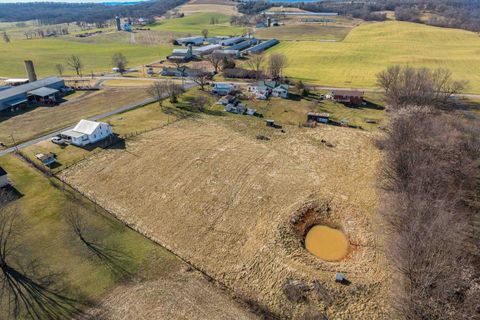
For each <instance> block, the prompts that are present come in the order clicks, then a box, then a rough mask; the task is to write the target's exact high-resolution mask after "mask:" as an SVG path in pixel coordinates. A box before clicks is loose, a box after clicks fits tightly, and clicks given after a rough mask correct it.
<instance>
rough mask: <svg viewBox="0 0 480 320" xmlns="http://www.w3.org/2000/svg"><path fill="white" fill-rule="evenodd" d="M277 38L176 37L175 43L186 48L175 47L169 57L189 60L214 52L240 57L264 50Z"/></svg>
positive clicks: (173, 59)
mask: <svg viewBox="0 0 480 320" xmlns="http://www.w3.org/2000/svg"><path fill="white" fill-rule="evenodd" d="M278 43H279V41H278V40H277V39H269V40H265V41H262V40H259V39H256V38H253V37H251V36H241V37H222V36H218V37H210V38H205V37H203V36H196V37H186V38H178V39H175V41H174V44H175V45H178V46H185V47H186V48H175V49H173V51H172V54H171V55H169V56H168V57H167V59H168V60H169V61H171V62H188V61H191V60H194V59H202V58H203V57H205V56H207V55H210V54H214V55H219V56H222V57H228V58H232V59H238V58H240V57H242V56H244V55H248V54H255V53H260V52H263V51H264V50H266V49H268V48H271V47H273V46H275V45H276V44H278Z"/></svg>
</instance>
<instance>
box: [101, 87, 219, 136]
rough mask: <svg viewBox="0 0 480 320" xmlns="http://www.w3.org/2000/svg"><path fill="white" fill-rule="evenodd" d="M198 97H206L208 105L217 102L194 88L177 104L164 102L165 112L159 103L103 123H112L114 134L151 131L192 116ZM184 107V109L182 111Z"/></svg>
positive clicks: (108, 119) (106, 119) (114, 117)
mask: <svg viewBox="0 0 480 320" xmlns="http://www.w3.org/2000/svg"><path fill="white" fill-rule="evenodd" d="M198 95H203V96H205V97H206V98H207V104H208V105H213V104H214V103H215V102H216V101H217V99H216V98H215V97H213V96H212V95H210V94H208V93H205V92H202V91H201V90H199V89H197V88H193V89H191V90H189V91H187V92H185V93H184V94H182V95H181V96H180V97H179V99H178V103H176V104H172V103H170V101H168V100H164V101H163V104H162V105H163V110H162V109H161V108H160V106H159V105H158V103H152V104H149V105H146V106H144V107H141V108H137V109H134V110H130V111H127V112H124V113H121V114H117V115H114V116H111V117H108V118H105V119H103V121H105V122H108V123H110V124H111V125H112V127H113V132H115V133H118V134H125V133H131V132H135V131H145V130H149V129H152V128H156V127H159V126H162V125H164V124H167V123H169V122H171V121H173V120H175V119H177V118H178V117H179V116H182V115H186V114H190V112H189V111H188V105H189V101H190V100H191V99H192V98H193V97H195V96H198ZM179 107H180V108H179ZM182 107H184V108H183V109H182ZM185 107H187V108H185Z"/></svg>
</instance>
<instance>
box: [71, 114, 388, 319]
mask: <svg viewBox="0 0 480 320" xmlns="http://www.w3.org/2000/svg"><path fill="white" fill-rule="evenodd" d="M258 134H263V135H267V136H269V137H270V138H271V140H269V141H264V140H257V139H256V138H255V136H256V135H258ZM373 138H374V135H373V134H371V133H367V132H363V131H360V130H354V129H347V128H338V127H333V126H320V127H317V128H314V129H306V128H298V127H296V126H288V127H287V128H286V133H281V132H280V131H279V130H274V129H268V128H266V127H265V125H264V122H263V121H260V120H256V119H252V118H248V119H247V117H241V116H235V117H230V116H228V117H216V118H215V117H203V118H197V119H195V120H191V119H190V120H182V121H180V122H177V123H175V124H172V125H170V126H168V127H165V128H163V129H160V130H156V131H152V132H149V133H146V134H143V135H141V136H138V137H137V138H135V139H134V140H129V141H128V143H127V147H126V150H108V151H105V152H102V153H100V154H98V155H95V156H94V157H92V158H90V159H89V160H86V161H84V162H81V163H79V164H78V165H77V166H75V167H72V168H70V169H69V170H67V171H65V172H63V178H65V179H66V180H67V181H69V182H70V183H71V184H73V185H75V186H76V187H78V188H79V189H80V190H82V191H84V192H86V193H88V194H89V195H90V196H91V197H93V198H95V199H96V200H97V201H98V202H99V203H100V204H101V205H102V206H104V207H106V208H108V209H110V210H111V211H113V212H115V214H116V215H117V216H118V217H119V218H120V219H122V220H123V221H125V222H127V223H129V224H130V225H132V226H134V227H135V228H137V229H138V230H139V231H140V232H142V233H144V234H146V235H148V236H150V237H152V238H153V239H155V240H156V241H157V242H159V243H161V244H163V245H164V246H166V247H168V248H170V249H171V250H173V251H174V252H176V253H177V254H178V255H180V256H181V257H183V258H184V259H186V260H188V261H190V262H191V263H192V264H193V265H195V266H198V267H199V268H200V269H202V270H203V271H205V272H206V273H208V274H209V275H211V276H212V277H214V278H215V279H217V280H218V281H219V282H221V283H223V284H225V285H226V286H227V287H229V288H230V289H231V290H232V291H233V292H235V294H236V295H238V296H239V297H241V298H242V299H244V300H245V301H250V302H251V303H253V304H256V305H258V306H259V307H261V308H266V309H268V310H270V311H271V312H272V313H273V314H275V315H277V316H278V317H281V318H301V317H302V316H303V315H304V313H305V312H311V311H312V310H313V311H315V312H317V311H318V312H321V313H324V314H326V315H328V316H329V317H331V318H332V319H384V318H385V317H386V316H385V312H386V310H384V309H383V308H384V307H383V306H384V305H385V303H384V302H385V299H386V296H385V290H384V288H385V283H384V282H385V279H386V278H387V277H388V275H386V274H385V273H384V271H383V267H384V265H383V259H382V256H381V254H379V251H380V250H379V249H378V248H377V243H376V238H375V236H374V234H373V232H372V223H373V222H372V221H373V212H374V211H375V209H376V204H377V197H376V194H375V187H374V177H375V174H376V172H375V171H376V168H377V164H378V161H379V157H380V155H379V152H378V151H377V150H376V148H375V147H374V146H373ZM314 223H322V224H325V225H329V226H332V227H335V228H338V229H341V230H342V231H343V232H344V233H345V234H346V235H347V237H348V239H349V242H350V251H349V254H348V256H347V258H346V259H344V260H343V261H340V262H324V261H321V260H320V259H318V258H315V257H314V256H312V255H311V254H309V253H308V252H307V251H306V250H305V249H304V248H303V235H304V233H305V231H306V229H308V227H309V226H311V225H312V224H314ZM336 271H340V272H343V273H344V274H345V275H346V276H347V278H348V279H349V280H350V281H351V284H350V285H341V284H337V283H335V282H334V277H335V272H336ZM288 279H293V280H296V281H297V283H298V282H300V283H304V284H305V285H304V287H303V289H302V292H303V295H304V299H299V300H298V301H293V300H295V299H293V300H292V299H290V300H289V299H287V297H286V295H285V294H284V290H283V288H284V285H285V283H286V282H287V280H288ZM319 284H320V285H319ZM319 287H320V289H319Z"/></svg>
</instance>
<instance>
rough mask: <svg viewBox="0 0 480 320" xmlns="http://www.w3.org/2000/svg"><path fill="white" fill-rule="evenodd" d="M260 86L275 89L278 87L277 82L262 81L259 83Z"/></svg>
mask: <svg viewBox="0 0 480 320" xmlns="http://www.w3.org/2000/svg"><path fill="white" fill-rule="evenodd" d="M258 86H259V87H267V88H270V89H273V88H275V87H276V86H277V82H276V81H273V80H261V81H258Z"/></svg>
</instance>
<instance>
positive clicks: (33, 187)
mask: <svg viewBox="0 0 480 320" xmlns="http://www.w3.org/2000/svg"><path fill="white" fill-rule="evenodd" d="M0 165H1V166H2V167H3V168H5V170H6V171H7V172H8V177H9V179H10V181H11V182H12V184H13V185H14V187H15V188H16V190H17V191H18V192H20V193H21V194H22V195H23V196H22V197H20V198H19V199H17V200H15V201H14V202H13V203H12V204H11V205H15V204H16V205H18V206H19V208H20V210H21V222H22V226H23V228H24V229H23V233H22V237H21V240H22V241H21V243H22V246H21V247H20V248H19V249H16V250H17V251H16V254H17V255H19V256H26V257H28V259H31V260H37V262H38V264H39V268H38V269H37V271H39V274H38V276H45V275H46V274H47V272H48V274H56V276H55V278H54V287H55V288H57V289H58V288H60V287H61V288H62V289H63V290H65V291H64V293H65V294H66V295H67V296H69V297H71V298H74V299H78V300H79V301H81V302H83V303H85V302H87V301H94V300H96V299H98V298H100V297H101V296H102V295H104V294H106V293H107V292H109V291H110V290H111V289H112V288H113V287H115V285H116V284H117V283H120V282H121V281H123V280H122V279H121V278H120V277H119V276H118V274H117V275H116V273H113V272H112V269H109V268H108V267H107V265H106V264H105V261H102V260H100V259H99V258H98V257H96V256H95V255H94V254H93V253H92V252H91V251H90V250H88V249H87V247H86V246H85V245H84V244H83V243H82V242H81V241H80V240H79V239H78V238H77V237H76V236H75V235H74V233H73V232H72V230H71V227H70V225H69V224H68V222H67V220H66V214H67V212H70V211H71V210H74V211H77V212H79V214H80V216H81V218H82V219H83V221H84V223H85V225H86V230H87V232H86V235H87V237H88V239H89V240H90V241H94V242H95V243H97V244H98V245H99V246H100V247H101V248H103V249H105V250H107V249H108V250H116V252H118V256H117V258H114V259H116V262H117V263H118V264H119V266H121V267H123V268H124V269H125V270H126V271H128V272H129V273H131V274H132V275H135V274H136V273H137V272H139V271H140V270H141V269H143V268H144V267H145V266H146V265H150V264H151V263H153V262H151V261H155V268H156V269H158V270H164V272H166V273H168V272H169V270H170V269H171V268H174V267H175V263H178V262H176V261H177V260H176V259H175V258H174V257H173V256H172V255H171V254H169V253H168V252H166V251H165V250H163V249H162V248H161V247H159V246H156V245H155V244H154V243H152V242H151V241H149V240H147V239H145V238H144V237H143V236H141V235H140V234H138V233H136V232H134V231H132V230H130V229H128V228H126V227H125V226H123V225H122V224H121V223H120V222H118V221H117V220H115V219H113V218H111V217H110V216H108V215H102V214H100V209H98V212H96V211H95V210H94V208H93V206H92V205H91V204H90V203H86V202H83V201H82V200H76V199H74V198H73V197H72V196H71V194H70V193H68V192H66V193H64V192H62V191H61V190H59V189H57V188H55V187H54V186H53V185H52V183H51V182H50V181H49V179H47V178H46V177H45V176H43V175H42V174H40V173H39V172H38V171H36V170H35V169H33V168H32V167H30V166H29V165H27V164H26V163H24V162H23V161H22V160H20V159H18V158H16V157H15V156H13V155H7V156H4V157H1V158H0ZM103 249H102V250H103ZM106 252H107V253H108V251H106ZM47 270H48V271H47ZM117 271H118V270H117ZM3 312H5V310H0V318H2V319H5V317H6V315H5V314H4V313H3Z"/></svg>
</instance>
